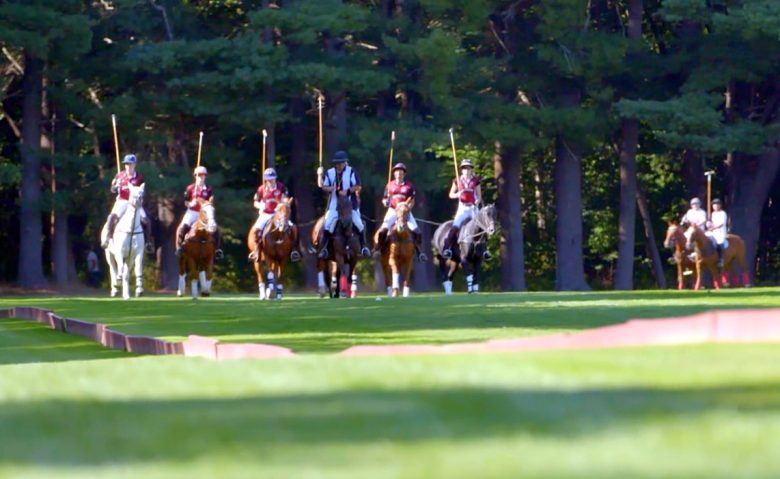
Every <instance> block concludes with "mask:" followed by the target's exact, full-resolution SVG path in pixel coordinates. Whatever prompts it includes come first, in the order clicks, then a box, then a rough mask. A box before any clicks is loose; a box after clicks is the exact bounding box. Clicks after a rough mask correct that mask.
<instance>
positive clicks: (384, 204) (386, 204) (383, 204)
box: [382, 198, 390, 208]
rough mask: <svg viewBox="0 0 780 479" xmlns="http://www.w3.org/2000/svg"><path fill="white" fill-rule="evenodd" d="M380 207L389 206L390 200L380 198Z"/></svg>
mask: <svg viewBox="0 0 780 479" xmlns="http://www.w3.org/2000/svg"><path fill="white" fill-rule="evenodd" d="M382 206H384V207H385V208H387V207H388V206H390V200H388V199H387V198H382Z"/></svg>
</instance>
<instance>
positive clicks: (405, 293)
mask: <svg viewBox="0 0 780 479" xmlns="http://www.w3.org/2000/svg"><path fill="white" fill-rule="evenodd" d="M408 297H409V286H404V298H408Z"/></svg>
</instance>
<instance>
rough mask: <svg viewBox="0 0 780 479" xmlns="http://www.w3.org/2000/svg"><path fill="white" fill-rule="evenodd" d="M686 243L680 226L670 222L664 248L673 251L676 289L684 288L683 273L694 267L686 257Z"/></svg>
mask: <svg viewBox="0 0 780 479" xmlns="http://www.w3.org/2000/svg"><path fill="white" fill-rule="evenodd" d="M686 242H687V240H686V239H685V234H683V228H682V226H680V225H678V224H677V223H675V222H670V223H669V227H668V228H667V229H666V239H665V240H664V247H666V248H669V249H673V250H674V262H675V263H676V264H677V289H684V288H685V275H684V273H685V271H687V270H693V268H694V266H695V265H694V264H693V261H691V259H690V258H689V257H688V254H689V252H688V251H687V250H686V249H685V243H686ZM688 274H690V273H688Z"/></svg>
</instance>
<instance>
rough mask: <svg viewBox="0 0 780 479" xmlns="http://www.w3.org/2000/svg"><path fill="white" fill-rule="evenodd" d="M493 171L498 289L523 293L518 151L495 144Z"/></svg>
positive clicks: (523, 263) (523, 265) (523, 271)
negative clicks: (498, 246) (498, 230)
mask: <svg viewBox="0 0 780 479" xmlns="http://www.w3.org/2000/svg"><path fill="white" fill-rule="evenodd" d="M493 168H494V170H495V177H496V188H497V190H498V200H497V210H498V220H499V222H500V223H501V251H500V256H501V289H502V290H503V291H524V290H525V289H526V284H525V253H524V249H523V221H522V218H523V210H522V196H521V194H520V150H519V149H518V148H517V147H504V146H503V145H501V143H498V142H496V144H495V154H494V155H493Z"/></svg>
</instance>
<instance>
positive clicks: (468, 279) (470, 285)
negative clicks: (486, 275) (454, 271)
mask: <svg viewBox="0 0 780 479" xmlns="http://www.w3.org/2000/svg"><path fill="white" fill-rule="evenodd" d="M473 283H474V275H473V274H470V275H468V276H466V289H467V290H468V292H469V293H471V292H472V291H473V289H472V288H473Z"/></svg>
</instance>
